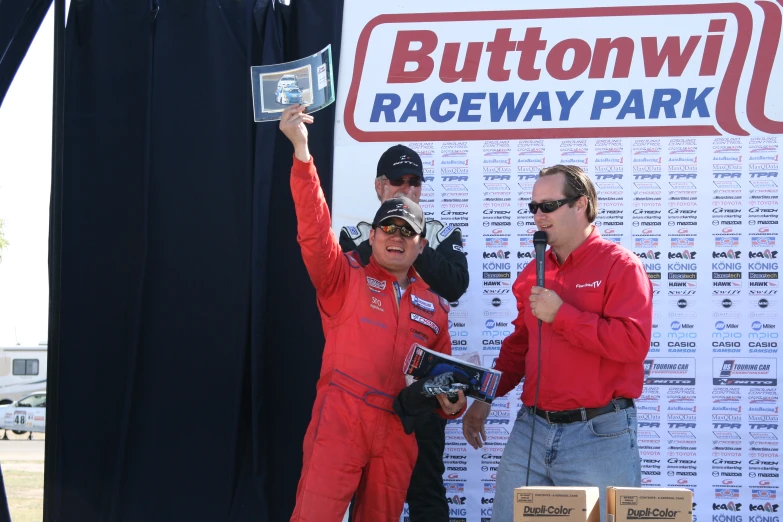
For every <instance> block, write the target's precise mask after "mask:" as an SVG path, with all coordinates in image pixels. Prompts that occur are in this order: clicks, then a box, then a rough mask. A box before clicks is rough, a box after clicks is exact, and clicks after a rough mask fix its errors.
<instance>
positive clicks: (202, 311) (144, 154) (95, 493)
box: [45, 0, 342, 522]
mask: <svg viewBox="0 0 783 522" xmlns="http://www.w3.org/2000/svg"><path fill="white" fill-rule="evenodd" d="M341 21H342V2H341V1H339V0H338V1H327V0H293V2H292V5H291V6H290V7H285V6H281V5H279V4H278V5H276V6H273V5H272V3H271V1H270V0H258V1H255V0H145V1H141V2H139V1H136V2H127V1H125V0H72V2H71V8H70V13H69V18H68V26H67V34H66V39H67V45H66V64H65V145H64V148H65V157H64V173H63V202H62V209H63V210H62V267H61V281H62V289H61V302H60V303H59V306H55V309H53V310H52V313H59V314H60V315H59V318H60V339H59V346H60V354H59V361H60V362H59V367H57V368H51V367H50V368H49V372H50V373H51V372H55V371H56V372H58V376H59V388H58V390H54V393H57V398H58V412H57V418H56V419H54V422H56V423H57V429H56V431H55V434H56V437H57V440H56V448H57V451H56V453H55V454H54V455H52V456H50V455H49V454H47V461H46V466H47V473H54V481H53V483H54V486H53V488H49V489H47V490H46V491H45V495H46V496H47V500H48V501H50V505H52V506H53V509H52V510H51V511H50V512H49V513H48V516H47V520H51V521H54V520H57V521H62V522H70V521H74V522H77V521H78V522H91V521H96V522H98V521H100V522H106V521H156V520H161V521H164V520H166V521H168V520H193V521H201V520H204V521H218V520H227V521H245V520H247V521H250V520H253V521H262V522H263V521H267V520H270V521H280V520H286V519H287V518H288V517H290V514H291V511H292V510H293V500H294V494H295V490H296V483H297V480H298V475H299V471H300V466H301V442H302V438H303V436H304V432H305V428H306V425H307V422H308V420H309V417H310V408H311V406H312V401H313V398H314V393H315V389H314V386H315V381H316V378H317V375H318V370H319V367H320V355H321V351H322V347H323V337H322V332H321V326H320V319H319V317H318V313H317V309H316V307H315V296H314V292H313V289H312V285H311V283H310V281H309V279H308V277H307V274H306V272H305V270H304V266H303V263H302V261H301V257H300V254H299V249H298V245H297V244H296V228H295V219H294V212H293V203H292V200H291V195H290V189H289V186H288V171H289V169H290V165H291V154H292V149H291V147H290V146H289V145H288V143H287V140H285V138H284V137H283V136H282V135H281V134H279V131H278V130H277V126H276V124H275V123H265V124H255V123H253V121H252V100H251V90H250V85H251V84H250V75H249V69H250V66H251V65H256V64H261V63H274V62H280V61H289V60H293V59H296V58H300V57H303V56H306V55H309V54H313V53H315V52H317V51H319V50H320V49H322V48H323V47H325V46H326V45H327V44H328V43H331V44H332V48H333V51H335V53H334V57H335V68H336V66H337V63H338V62H337V60H338V59H339V44H340V26H341ZM316 120H317V123H316V124H314V125H313V126H312V129H311V136H312V138H311V140H312V147H311V150H312V153H313V156H314V157H315V158H316V162H317V165H318V166H319V172H320V174H321V176H322V179H323V180H324V185H325V186H324V189H325V192H326V193H327V197H328V198H330V196H331V165H332V148H333V126H334V107H333V106H332V107H330V108H328V109H325V110H323V111H320V112H318V113H317V114H316Z"/></svg>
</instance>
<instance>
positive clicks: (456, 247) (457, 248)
mask: <svg viewBox="0 0 783 522" xmlns="http://www.w3.org/2000/svg"><path fill="white" fill-rule="evenodd" d="M451 248H453V249H454V250H456V251H457V252H464V251H465V250H463V248H462V247H461V246H459V245H451Z"/></svg>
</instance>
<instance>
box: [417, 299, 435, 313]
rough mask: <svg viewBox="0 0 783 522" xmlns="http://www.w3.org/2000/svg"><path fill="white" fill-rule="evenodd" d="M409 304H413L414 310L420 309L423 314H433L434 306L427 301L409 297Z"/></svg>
mask: <svg viewBox="0 0 783 522" xmlns="http://www.w3.org/2000/svg"><path fill="white" fill-rule="evenodd" d="M411 303H413V306H415V307H416V308H420V309H422V310H424V311H425V312H429V313H431V314H434V313H435V305H434V304H432V303H430V302H429V301H425V300H424V299H422V298H421V297H417V296H415V295H411Z"/></svg>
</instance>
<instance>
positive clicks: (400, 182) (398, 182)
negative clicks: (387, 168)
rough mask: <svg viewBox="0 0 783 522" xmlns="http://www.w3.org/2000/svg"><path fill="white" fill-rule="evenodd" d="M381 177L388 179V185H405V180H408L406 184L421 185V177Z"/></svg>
mask: <svg viewBox="0 0 783 522" xmlns="http://www.w3.org/2000/svg"><path fill="white" fill-rule="evenodd" d="M383 179H385V180H386V181H388V182H389V185H391V186H392V187H401V186H403V185H405V182H406V181H407V182H408V185H410V186H411V187H421V178H411V179H405V178H400V179H389V178H383Z"/></svg>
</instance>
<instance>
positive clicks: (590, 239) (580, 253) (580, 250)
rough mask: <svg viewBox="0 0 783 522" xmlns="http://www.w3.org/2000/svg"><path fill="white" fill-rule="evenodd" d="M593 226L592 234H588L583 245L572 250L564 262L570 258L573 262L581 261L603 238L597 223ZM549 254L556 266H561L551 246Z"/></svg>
mask: <svg viewBox="0 0 783 522" xmlns="http://www.w3.org/2000/svg"><path fill="white" fill-rule="evenodd" d="M592 227H593V229H592V230H591V231H590V235H589V236H587V239H585V240H584V241H583V242H582V244H581V245H579V246H578V247H576V249H574V251H573V252H571V255H570V256H568V258H567V259H566V260H565V261H564V262H563V264H565V263H566V262H568V260H569V259H571V260H572V261H571V263H578V262H580V261H581V260H582V259H583V258H584V257H585V256H587V254H588V252H589V251H590V247H591V246H592V245H594V244H595V243H597V242H598V241H600V240H601V233H600V232H599V231H598V228H596V226H595V225H592ZM548 254H549V258H550V259H551V260H552V262H553V263H554V264H555V266H560V262H559V261H558V260H557V256H556V255H555V252H554V249H552V248H550V249H549V252H548Z"/></svg>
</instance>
